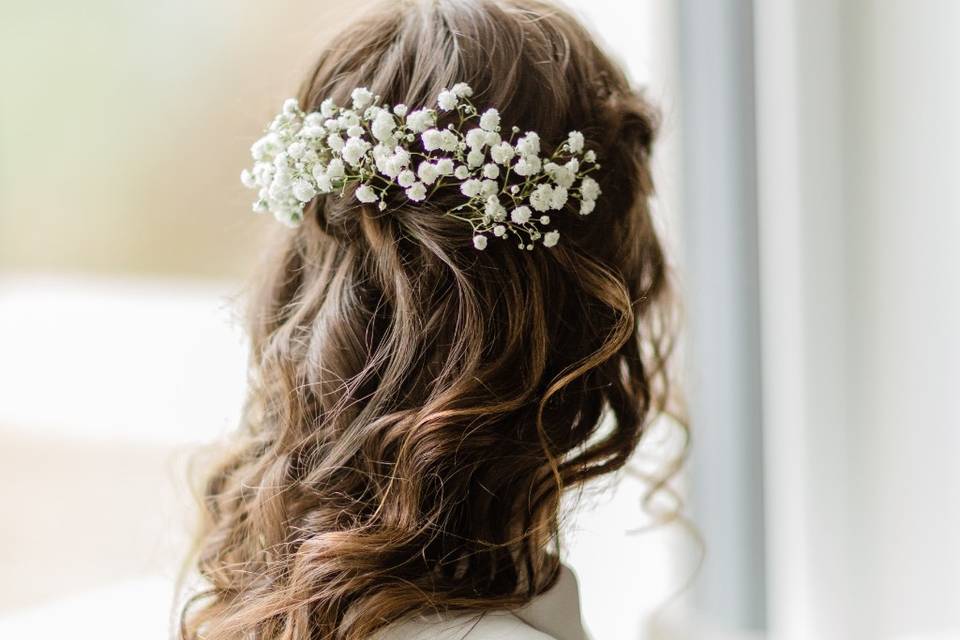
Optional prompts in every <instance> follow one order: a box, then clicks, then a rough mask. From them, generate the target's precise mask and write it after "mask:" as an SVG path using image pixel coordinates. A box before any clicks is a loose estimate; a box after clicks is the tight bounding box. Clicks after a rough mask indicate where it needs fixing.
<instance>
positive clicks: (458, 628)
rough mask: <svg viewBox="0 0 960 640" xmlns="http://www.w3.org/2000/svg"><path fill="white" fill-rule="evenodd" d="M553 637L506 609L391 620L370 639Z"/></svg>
mask: <svg viewBox="0 0 960 640" xmlns="http://www.w3.org/2000/svg"><path fill="white" fill-rule="evenodd" d="M505 638H509V639H510V640H555V639H554V638H553V636H550V635H547V634H546V633H543V632H541V631H538V630H537V629H534V628H533V627H531V626H530V625H529V624H527V623H526V622H524V621H523V620H521V619H520V618H518V617H516V616H515V615H512V614H511V613H509V612H506V611H504V612H500V611H496V612H488V613H483V614H480V613H477V614H467V615H458V616H450V617H446V618H429V619H428V618H415V619H410V620H404V621H401V622H397V623H394V624H392V625H390V626H388V627H387V628H385V629H383V630H382V631H380V632H379V633H378V634H377V635H376V636H375V639H374V640H504V639H505Z"/></svg>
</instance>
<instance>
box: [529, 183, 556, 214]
mask: <svg viewBox="0 0 960 640" xmlns="http://www.w3.org/2000/svg"><path fill="white" fill-rule="evenodd" d="M552 198H553V187H551V186H550V185H549V184H541V185H540V186H538V187H537V188H536V189H534V190H533V193H531V194H530V206H531V207H533V208H534V209H536V210H537V211H546V210H547V209H549V208H550V203H551V202H552Z"/></svg>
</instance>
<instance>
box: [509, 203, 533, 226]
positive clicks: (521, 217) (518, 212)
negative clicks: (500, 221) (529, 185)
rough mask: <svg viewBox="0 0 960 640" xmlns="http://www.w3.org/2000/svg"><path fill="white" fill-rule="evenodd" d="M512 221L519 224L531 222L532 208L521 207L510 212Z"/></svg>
mask: <svg viewBox="0 0 960 640" xmlns="http://www.w3.org/2000/svg"><path fill="white" fill-rule="evenodd" d="M510 219H511V220H513V221H514V222H515V223H517V224H526V223H527V222H529V221H530V207H527V206H520V207H517V208H516V209H514V210H513V211H511V212H510Z"/></svg>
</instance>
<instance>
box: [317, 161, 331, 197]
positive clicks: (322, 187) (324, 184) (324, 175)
mask: <svg viewBox="0 0 960 640" xmlns="http://www.w3.org/2000/svg"><path fill="white" fill-rule="evenodd" d="M324 169H325V167H324V166H323V165H322V164H318V165H316V166H314V167H313V179H314V180H316V181H317V190H319V191H320V193H330V192H331V191H333V181H332V180H331V179H330V175H329V173H328V171H325V170H324Z"/></svg>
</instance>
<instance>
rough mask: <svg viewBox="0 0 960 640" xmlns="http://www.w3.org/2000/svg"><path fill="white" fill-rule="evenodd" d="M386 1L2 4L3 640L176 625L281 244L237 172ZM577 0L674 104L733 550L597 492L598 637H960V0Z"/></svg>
mask: <svg viewBox="0 0 960 640" xmlns="http://www.w3.org/2000/svg"><path fill="white" fill-rule="evenodd" d="M363 5H364V3H363V2H353V3H350V5H349V9H350V10H349V11H346V10H344V5H343V3H338V2H333V1H331V0H315V1H314V2H305V1H302V0H280V1H277V2H271V3H264V2H252V1H250V0H231V1H230V2H227V1H225V0H205V1H204V2H187V1H185V0H171V1H169V2H163V3H158V2H143V1H136V0H131V1H128V2H118V1H116V0H88V1H87V2H83V3H78V2H69V1H67V0H43V1H41V2H29V3H28V2H13V1H10V2H5V3H3V4H2V5H0V72H2V74H0V81H2V85H0V87H2V88H0V472H2V473H3V478H4V482H2V483H0V638H4V639H6V638H21V637H29V638H35V639H44V640H45V639H48V638H49V639H51V640H52V639H54V638H57V639H59V638H66V637H70V638H96V639H98V640H106V639H112V638H118V639H119V638H130V637H136V638H144V639H151V638H156V639H160V638H165V637H168V635H169V633H170V632H169V618H170V613H171V601H172V585H173V579H174V578H175V576H176V573H177V570H178V568H179V566H178V562H179V559H180V557H181V555H182V554H183V551H184V545H185V542H186V539H187V531H188V528H189V525H190V510H191V508H192V505H191V498H190V496H189V493H188V491H187V488H186V484H185V473H186V471H185V469H186V463H187V461H188V459H189V457H190V453H191V451H192V450H194V448H195V447H196V446H197V445H198V444H200V443H203V442H207V441H209V440H211V439H214V438H216V437H218V436H220V435H222V434H224V433H225V432H227V431H228V430H229V429H230V428H231V427H232V426H233V425H234V424H235V423H236V420H237V416H238V414H239V409H240V403H241V401H242V395H243V384H244V362H245V353H244V342H243V336H242V333H241V331H240V328H239V322H238V320H237V317H238V313H239V307H240V302H241V300H242V295H243V288H244V283H245V282H246V281H247V279H248V277H249V275H250V274H251V273H252V272H253V270H254V269H255V267H256V263H257V260H258V256H259V247H260V246H261V241H262V238H263V236H264V234H266V233H268V232H269V228H270V224H269V221H267V220H264V219H262V218H258V217H256V216H254V215H251V214H248V213H247V212H248V211H249V194H248V193H247V192H245V191H244V190H243V189H242V188H241V187H240V185H239V181H238V174H239V171H240V169H241V168H242V167H244V166H246V163H247V159H248V156H247V149H248V146H249V144H250V142H251V141H252V140H253V139H254V138H255V136H256V135H257V133H258V132H259V131H260V129H261V127H262V126H263V124H264V122H265V121H266V120H267V118H268V117H269V116H270V115H271V114H272V113H273V112H274V111H275V110H276V108H277V106H278V105H279V103H280V101H281V100H282V98H284V97H286V96H287V95H288V94H291V93H292V92H294V90H295V89H296V87H297V85H298V83H299V81H300V78H301V76H302V74H303V73H304V71H305V70H306V69H307V67H308V66H309V64H310V63H311V61H312V59H313V56H314V55H315V54H316V52H317V51H318V50H319V48H320V47H321V46H322V44H323V42H324V41H325V39H326V38H327V37H329V35H330V34H332V33H333V32H335V31H336V30H337V29H338V28H339V27H340V26H341V25H342V24H344V22H345V21H346V20H348V19H349V18H350V16H351V15H352V14H353V13H355V12H356V11H358V10H361V8H362V6H363ZM571 6H572V7H573V9H574V10H575V11H576V12H577V13H579V14H580V15H581V16H583V18H584V19H585V21H587V22H588V23H589V24H590V25H591V26H592V27H593V29H594V30H595V31H596V32H597V33H599V34H601V37H602V39H603V40H604V41H605V42H606V43H607V45H608V46H609V48H610V49H612V50H613V51H615V52H616V53H617V55H618V56H619V57H620V59H621V60H622V61H623V62H624V64H625V65H626V66H627V67H628V68H629V70H630V72H631V74H632V76H633V77H634V79H635V80H636V81H637V83H638V84H641V85H644V86H645V87H647V90H648V93H649V95H650V97H651V98H652V99H653V100H655V101H656V102H658V103H659V105H660V107H661V109H662V112H663V126H662V133H661V143H660V147H659V150H658V155H657V158H656V167H655V168H656V172H657V181H658V185H659V194H658V198H657V202H656V210H657V215H658V222H659V224H660V225H661V227H662V229H663V232H664V235H665V237H666V239H667V241H668V243H669V245H670V247H671V251H672V253H673V256H674V259H675V262H676V263H677V268H678V278H679V281H680V283H681V285H682V287H683V295H684V303H685V307H686V316H687V329H686V332H685V336H684V337H685V349H684V359H685V360H684V363H685V369H686V372H687V373H686V386H687V396H688V401H689V406H690V413H691V418H692V420H693V438H694V440H693V442H694V448H693V454H692V457H691V459H690V461H689V464H688V466H687V470H686V472H685V474H684V477H683V478H681V479H680V480H681V482H678V486H681V485H682V487H681V488H683V489H684V490H685V493H686V494H687V496H688V503H689V509H688V513H689V515H690V517H691V518H692V520H693V521H694V522H695V523H696V525H697V527H698V529H699V535H701V536H702V538H703V540H704V544H703V551H704V552H705V555H704V560H703V563H702V566H700V567H699V571H697V572H696V576H695V578H693V579H692V582H691V576H692V575H693V573H694V572H695V571H696V570H697V567H698V563H699V560H700V556H701V549H700V547H699V546H698V544H697V542H696V540H695V537H694V535H693V534H691V533H690V531H689V530H688V529H687V528H686V527H684V526H683V525H682V524H679V523H675V524H672V525H667V526H662V527H659V528H656V529H653V530H652V531H646V530H643V531H640V530H642V529H644V527H645V525H647V524H649V518H647V517H646V516H645V515H644V513H643V511H642V509H641V508H640V497H641V495H642V492H643V489H644V488H643V486H642V485H641V484H640V483H639V482H637V481H636V480H634V479H632V478H630V477H626V478H624V479H623V481H622V482H621V483H620V484H619V485H618V486H617V487H616V488H615V489H614V488H610V487H608V488H609V489H610V490H609V491H607V492H600V491H599V487H598V490H597V491H592V492H590V493H589V494H588V495H587V497H586V499H585V500H584V504H583V505H582V506H581V507H580V508H579V510H578V514H577V518H576V520H575V521H574V520H571V523H570V525H569V530H568V540H569V554H568V560H569V562H570V563H571V564H572V565H573V567H574V569H575V570H576V571H577V573H578V574H579V577H580V580H581V589H582V591H583V597H582V599H583V608H584V618H585V620H586V623H587V625H588V627H589V629H590V630H591V632H592V633H593V635H594V636H595V638H597V640H628V639H629V640H634V639H640V638H647V639H651V640H653V639H665V638H725V639H727V638H730V639H741V638H744V639H746V638H773V639H790V640H793V639H797V640H801V639H803V640H809V639H816V640H820V639H834V638H836V639H838V640H846V639H860V638H863V639H887V638H889V639H891V640H894V639H896V640H901V639H902V640H908V639H909V640H928V639H930V640H932V639H934V638H936V639H941V638H960V550H958V541H960V464H958V462H960V371H958V366H960V365H958V363H960V259H958V251H960V250H958V247H960V165H958V162H957V157H958V151H957V150H958V149H960V118H958V114H960V39H958V38H957V34H958V33H960V3H958V2H955V1H954V0H841V1H837V0H752V1H751V0H711V1H709V2H707V1H696V0H633V1H631V2H626V1H624V0H577V1H574V2H572V3H571ZM671 433H672V432H671V430H670V429H669V428H665V429H663V430H660V429H655V430H654V431H653V432H652V433H651V437H650V439H649V441H648V442H647V443H646V445H645V446H644V450H643V451H641V453H640V455H639V456H638V460H637V462H638V464H640V465H648V464H649V462H648V460H649V459H654V460H656V459H657V458H658V456H662V455H667V454H668V453H669V451H670V449H671V447H672V446H674V445H675V443H674V442H672V439H673V438H674V437H675V436H674V435H671ZM678 593H679V595H678Z"/></svg>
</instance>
